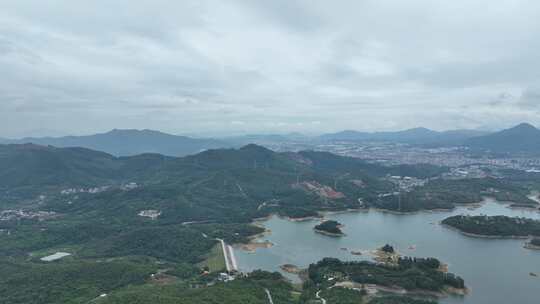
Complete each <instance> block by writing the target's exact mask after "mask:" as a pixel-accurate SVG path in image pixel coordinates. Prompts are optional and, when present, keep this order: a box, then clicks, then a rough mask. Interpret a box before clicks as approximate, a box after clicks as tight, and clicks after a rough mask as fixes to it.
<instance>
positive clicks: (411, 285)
mask: <svg viewBox="0 0 540 304" xmlns="http://www.w3.org/2000/svg"><path fill="white" fill-rule="evenodd" d="M434 261H436V259H416V258H405V259H400V260H399V263H398V265H397V266H389V265H382V264H375V263H372V262H367V261H361V262H341V261H340V260H338V259H334V258H325V259H323V260H322V261H320V262H318V263H317V264H311V265H310V266H309V269H308V272H309V279H310V280H311V281H312V282H313V283H315V284H318V285H321V286H325V285H328V284H329V281H328V279H331V281H334V282H335V281H352V282H355V283H359V284H377V285H382V286H387V287H401V288H403V289H406V290H428V291H436V292H442V291H444V290H445V288H446V287H454V288H464V287H465V283H464V281H463V279H461V278H460V277H458V276H455V275H454V274H451V273H443V272H441V271H439V270H438V266H439V264H440V263H439V262H438V261H437V263H435V262H434ZM434 266H437V267H434ZM332 278H333V279H332Z"/></svg>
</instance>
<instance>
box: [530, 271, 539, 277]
mask: <svg viewBox="0 0 540 304" xmlns="http://www.w3.org/2000/svg"><path fill="white" fill-rule="evenodd" d="M529 275H530V276H531V277H537V276H538V275H537V274H536V273H534V272H530V273H529Z"/></svg>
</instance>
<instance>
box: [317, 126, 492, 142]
mask: <svg viewBox="0 0 540 304" xmlns="http://www.w3.org/2000/svg"><path fill="white" fill-rule="evenodd" d="M485 134H486V133H485V132H483V131H476V130H451V131H444V132H437V131H434V130H430V129H426V128H414V129H408V130H403V131H396V132H374V133H368V132H358V131H353V130H346V131H341V132H338V133H333V134H325V135H321V136H320V137H319V139H320V140H323V141H387V142H397V143H407V144H421V145H424V144H459V143H462V142H463V141H464V140H466V139H468V138H471V137H474V136H480V135H485Z"/></svg>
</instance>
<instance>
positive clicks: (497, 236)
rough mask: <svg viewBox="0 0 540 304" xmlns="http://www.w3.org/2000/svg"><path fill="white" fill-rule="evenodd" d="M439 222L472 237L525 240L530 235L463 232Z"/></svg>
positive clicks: (446, 226)
mask: <svg viewBox="0 0 540 304" xmlns="http://www.w3.org/2000/svg"><path fill="white" fill-rule="evenodd" d="M439 224H440V225H441V226H442V227H445V228H447V229H449V230H454V231H457V232H459V233H461V234H463V235H465V236H469V237H474V238H482V239H507V240H512V239H513V240H526V239H530V238H531V237H533V236H531V235H527V236H525V235H506V236H505V235H489V234H476V233H471V232H465V231H463V230H461V229H459V228H456V227H453V226H450V225H446V224H443V223H442V222H439Z"/></svg>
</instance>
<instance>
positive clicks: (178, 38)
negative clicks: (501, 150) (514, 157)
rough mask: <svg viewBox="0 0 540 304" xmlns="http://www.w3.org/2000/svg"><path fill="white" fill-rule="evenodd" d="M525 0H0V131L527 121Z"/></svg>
mask: <svg viewBox="0 0 540 304" xmlns="http://www.w3.org/2000/svg"><path fill="white" fill-rule="evenodd" d="M539 50H540V2H539V1H534V0H531V1H519V0H514V1H505V0H499V1H493V0H489V1H487V0H486V1H484V0H475V1H470V0H454V1H446V0H445V1H442V0H441V1H434V0H407V1H403V0H396V1H385V0H373V1H362V0H351V1H313V0H309V1H308V0H306V1H291V0H281V1H276V0H273V1H265V0H264V1H263V0H260V1H249V0H245V1H217V0H216V1H201V0H197V1H185V0H184V1H157V0H152V1H127V0H125V1H95V0H94V1H72V0H65V1H45V0H40V1H38V0H35V1H24V0H17V1H4V0H0V136H4V137H20V136H27V135H55V134H56V133H60V134H86V133H94V132H101V131H106V130H108V129H112V128H139V129H141V128H151V129H159V130H162V131H166V132H171V133H176V134H214V135H226V134H229V133H230V134H233V133H234V134H238V133H243V132H247V133H257V132H280V133H281V132H291V131H299V132H307V133H321V132H327V131H336V130H341V129H358V130H395V129H402V128H409V127H416V126H425V127H429V128H433V129H439V130H440V129H454V128H501V127H506V126H509V125H511V124H515V123H519V122H522V121H528V122H531V123H533V124H536V125H539V124H540V55H539Z"/></svg>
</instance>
